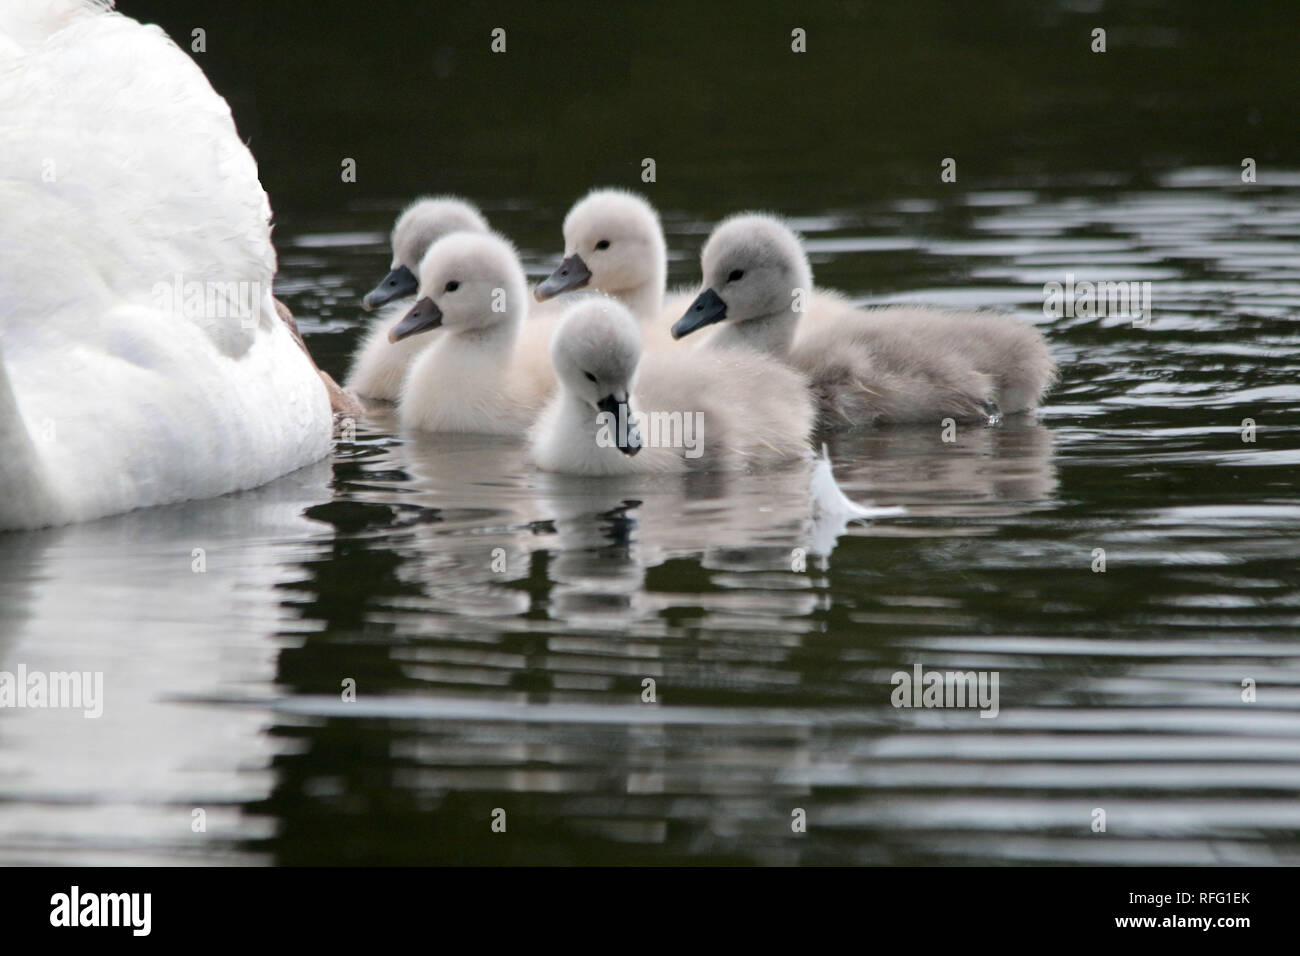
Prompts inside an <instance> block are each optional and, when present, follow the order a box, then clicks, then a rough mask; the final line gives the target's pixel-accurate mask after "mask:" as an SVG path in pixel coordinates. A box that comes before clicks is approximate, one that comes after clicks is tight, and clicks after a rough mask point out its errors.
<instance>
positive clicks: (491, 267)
mask: <svg viewBox="0 0 1300 956" xmlns="http://www.w3.org/2000/svg"><path fill="white" fill-rule="evenodd" d="M419 269H420V284H419V290H418V292H419V298H418V299H417V300H416V303H415V305H413V306H412V307H411V310H410V311H409V312H407V313H406V315H405V316H403V317H402V320H401V321H400V322H398V323H397V324H396V325H395V326H393V328H392V329H391V330H390V331H389V333H388V340H389V341H390V342H398V341H400V340H402V339H404V338H406V337H407V336H408V335H415V334H416V333H417V332H425V331H428V330H429V329H436V328H441V327H445V328H447V329H448V330H450V331H453V332H472V331H483V330H486V329H490V328H492V327H494V326H497V325H500V324H501V323H513V324H515V325H516V326H517V325H518V322H519V320H520V318H522V317H523V315H524V314H525V312H526V310H527V302H526V299H525V297H526V296H527V295H528V283H527V280H526V279H525V278H524V270H523V266H521V265H520V264H519V255H518V253H516V252H515V247H514V246H512V245H511V244H510V243H509V241H507V240H506V239H503V238H502V237H501V236H498V235H496V234H495V233H490V232H485V233H474V232H456V233H452V234H451V235H450V236H444V237H443V238H441V239H439V240H438V241H437V242H435V243H434V244H433V245H432V246H430V247H429V251H428V252H426V253H425V254H424V258H423V259H422V260H421V261H420V267H419Z"/></svg>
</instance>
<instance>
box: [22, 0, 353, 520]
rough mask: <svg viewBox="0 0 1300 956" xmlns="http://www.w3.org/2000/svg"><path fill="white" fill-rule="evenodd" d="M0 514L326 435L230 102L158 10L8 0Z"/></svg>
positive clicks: (38, 516) (47, 512) (300, 450)
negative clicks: (276, 296) (274, 291)
mask: <svg viewBox="0 0 1300 956" xmlns="http://www.w3.org/2000/svg"><path fill="white" fill-rule="evenodd" d="M0 140H2V141H3V142H4V155H5V160H4V163H3V166H2V167H0V528H30V527H39V526H43V525H51V524H61V523H65V522H69V521H79V520H86V519H90V518H96V517H99V516H102V515H108V514H113V513H116V512H121V511H128V510H130V509H132V508H138V507H141V506H145V505H156V504H162V503H165V502H173V501H181V500H184V499H188V498H200V497H206V496H210V495H219V494H223V493H225V492H230V491H235V490H238V489H243V488H251V487H253V486H255V485H259V484H262V483H264V482H266V481H269V480H270V479H272V478H275V477H277V476H279V475H282V474H285V473H286V472H289V471H292V470H294V469H297V468H299V467H302V466H304V465H306V464H308V463H310V462H312V461H315V460H317V459H319V458H321V457H323V456H324V455H326V454H327V453H328V452H329V450H330V440H331V431H332V416H331V414H330V404H329V399H328V397H327V395H326V391H325V387H324V385H323V384H322V382H321V380H320V378H319V377H318V376H317V374H316V372H315V370H314V369H313V367H312V364H311V362H310V361H309V360H308V358H307V357H306V356H305V355H304V354H303V352H302V350H301V349H299V347H298V346H297V345H296V344H295V342H294V340H293V337H292V335H291V333H290V332H289V329H288V328H287V327H286V326H285V324H284V323H283V322H282V321H281V320H280V318H279V317H278V316H277V315H276V310H275V306H274V301H273V299H272V295H271V280H272V277H273V276H274V274H275V252H274V250H273V248H272V246H271V235H270V225H269V223H270V213H271V211H270V206H269V204H268V202H267V198H266V194H265V193H264V192H263V191H262V187H261V184H260V183H259V182H258V178H257V166H256V164H255V163H254V161H253V157H252V156H251V155H250V154H249V152H248V149H247V148H246V147H245V146H244V144H243V142H242V141H241V140H240V138H239V135H238V134H237V133H236V131H235V125H234V122H233V121H232V119H231V116H230V109H229V107H227V105H226V103H225V101H224V100H223V99H222V98H221V97H220V96H218V95H217V94H216V93H215V92H213V90H212V87H211V86H210V85H209V84H208V81H207V79H206V78H205V77H204V76H203V73H202V71H201V70H200V69H199V68H198V67H197V66H196V65H195V64H194V61H193V60H191V59H190V58H189V57H188V56H187V55H186V54H185V53H183V52H182V51H181V50H180V49H179V48H177V47H176V46H175V45H174V44H173V43H172V42H171V41H170V40H169V39H168V38H167V37H166V36H165V35H164V34H163V33H162V31H161V30H159V29H158V28H157V27H145V26H141V25H140V24H139V23H136V22H135V21H134V20H131V19H129V18H127V17H125V16H122V15H120V14H117V13H113V12H111V11H109V10H107V9H106V8H105V7H104V6H101V5H98V4H91V3H87V2H84V0H48V2H45V3H31V4H29V3H22V2H20V3H13V2H6V3H5V4H4V5H3V6H2V7H0Z"/></svg>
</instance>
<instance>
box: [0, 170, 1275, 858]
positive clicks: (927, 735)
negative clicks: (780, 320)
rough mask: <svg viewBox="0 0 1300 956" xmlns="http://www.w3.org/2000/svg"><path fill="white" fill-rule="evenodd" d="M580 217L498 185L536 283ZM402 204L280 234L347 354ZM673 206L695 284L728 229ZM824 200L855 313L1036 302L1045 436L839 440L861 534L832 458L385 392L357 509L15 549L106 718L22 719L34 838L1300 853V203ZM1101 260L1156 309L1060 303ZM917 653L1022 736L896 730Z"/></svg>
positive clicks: (54, 644) (1191, 189) (352, 473)
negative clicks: (596, 450)
mask: <svg viewBox="0 0 1300 956" xmlns="http://www.w3.org/2000/svg"><path fill="white" fill-rule="evenodd" d="M562 211H563V210H562V208H559V207H557V208H556V209H553V210H549V213H551V214H553V215H550V214H544V213H547V211H546V210H540V211H539V210H537V209H531V208H529V209H519V208H517V207H516V208H515V209H514V210H513V211H512V210H511V209H507V208H501V209H489V213H490V214H491V215H492V216H493V222H494V225H498V226H499V227H500V228H502V229H504V230H505V231H507V232H509V233H511V234H512V235H514V236H515V238H516V239H517V240H518V241H519V242H520V244H521V247H522V248H523V250H524V253H525V260H526V261H527V262H528V263H529V265H530V267H531V268H532V269H533V271H534V272H538V271H541V270H542V269H543V268H544V267H545V266H546V265H547V264H548V263H549V256H550V253H551V251H552V250H551V247H552V246H553V244H554V235H552V232H553V227H554V222H555V221H558V218H559V217H560V215H562ZM391 212H392V210H388V209H382V210H369V211H364V212H362V213H355V214H349V215H348V216H346V217H339V219H338V221H334V220H332V219H330V218H329V217H323V218H322V221H320V222H315V223H309V224H306V225H307V226H309V227H310V228H303V229H300V230H299V232H298V233H296V234H289V235H283V236H282V235H279V234H277V238H279V239H281V240H282V242H283V250H284V254H283V255H282V257H281V268H282V270H283V272H284V274H285V282H284V283H283V284H281V285H280V286H279V291H280V292H281V294H283V295H285V296H286V297H287V298H288V299H289V300H290V301H291V303H292V305H293V307H294V311H295V312H296V313H297V314H298V315H299V316H301V317H303V318H302V326H303V329H304V332H305V333H306V334H307V336H308V339H309V341H310V343H311V345H312V347H313V349H314V350H315V351H316V352H317V353H318V354H319V355H320V356H321V358H322V364H323V365H324V366H325V367H326V368H327V369H328V370H329V371H331V372H336V373H337V372H340V371H341V369H342V367H343V365H344V363H345V361H346V355H347V352H348V349H349V348H350V345H351V343H352V342H353V341H355V338H356V334H357V330H358V328H359V327H360V324H361V323H362V322H364V321H365V320H364V319H363V318H362V317H361V316H360V314H359V313H358V311H357V310H356V308H355V306H354V305H353V303H354V301H355V298H356V295H358V294H359V293H360V292H363V291H365V289H364V285H365V283H366V281H367V279H368V277H369V276H370V273H371V272H372V271H373V266H374V263H375V262H377V261H379V260H382V259H383V258H384V255H385V253H384V249H383V245H384V238H385V237H384V230H385V229H386V226H387V222H388V220H389V218H390V217H391ZM665 219H666V222H667V223H669V225H670V228H671V230H672V234H671V235H670V243H671V245H672V246H673V250H674V252H675V253H677V255H676V257H675V258H674V260H673V269H674V272H675V274H674V276H673V277H672V281H673V282H674V283H677V282H682V283H687V282H690V281H692V280H693V278H694V276H693V271H692V270H693V268H694V266H693V264H692V262H691V256H692V255H693V254H694V252H695V250H696V249H697V248H698V244H699V242H700V239H701V237H702V235H703V234H704V233H705V232H707V227H708V224H706V223H700V222H696V221H695V220H694V219H692V218H690V217H687V216H684V215H682V214H681V213H680V212H679V211H674V210H665ZM799 223H800V225H801V227H802V228H804V229H805V230H807V231H808V232H809V234H810V239H811V240H812V241H811V242H810V249H811V250H812V253H813V256H814V259H815V267H816V268H817V270H818V274H819V278H820V279H821V281H824V282H825V283H827V284H828V285H831V286H838V287H843V288H845V289H848V290H849V291H850V292H857V293H858V294H859V295H860V296H861V298H862V300H863V301H870V302H882V301H890V300H907V301H917V300H922V301H930V302H936V303H940V304H956V305H962V306H979V305H993V306H997V307H1000V308H1009V309H1013V310H1018V311H1019V313H1020V315H1021V317H1022V318H1023V319H1024V320H1025V321H1034V322H1039V323H1041V324H1042V325H1043V326H1044V328H1045V331H1046V332H1047V334H1048V337H1049V341H1050V342H1051V344H1052V347H1053V349H1054V351H1055V352H1056V355H1057V358H1058V360H1059V361H1060V363H1061V366H1062V370H1063V379H1062V382H1061V384H1060V386H1059V387H1058V388H1057V389H1056V390H1055V391H1054V392H1053V393H1052V394H1051V396H1050V398H1049V403H1048V405H1047V407H1045V408H1044V409H1043V410H1042V411H1041V413H1040V415H1039V417H1038V419H1037V420H1033V419H1014V418H1013V419H1010V420H1008V421H1005V422H1003V423H1002V424H1001V425H999V426H997V427H992V428H985V427H976V426H969V427H964V428H960V429H959V430H958V432H957V434H956V436H955V440H954V441H952V442H945V441H943V438H942V435H941V432H940V429H939V428H938V427H934V428H929V427H916V428H892V429H880V430H877V431H870V432H863V433H859V434H837V435H835V436H833V438H831V439H830V441H829V443H828V444H829V451H830V454H831V458H832V460H833V462H834V465H835V475H836V478H837V479H838V480H839V482H840V484H841V486H842V487H843V489H844V490H845V492H846V493H847V495H848V496H849V497H850V498H852V499H854V500H856V501H861V502H869V503H870V504H872V505H877V506H882V507H891V506H901V507H902V508H904V509H905V511H904V513H902V514H899V515H894V516H889V517H879V518H876V519H873V520H868V521H863V522H852V523H849V524H848V525H847V526H846V527H845V528H844V529H843V533H842V534H840V535H838V540H834V539H835V537H836V535H835V534H834V533H832V534H831V536H830V541H829V543H823V542H824V541H825V538H824V536H823V535H824V529H822V528H819V527H818V525H817V524H816V523H815V522H814V520H813V513H812V510H811V508H810V502H809V494H808V489H809V478H810V474H811V469H812V464H811V462H809V463H804V464H799V465H794V466H791V467H788V468H785V469H781V470H777V471H772V472H765V473H761V474H729V475H692V476H685V477H673V478H669V479H665V478H662V477H661V478H628V479H623V480H617V481H596V480H591V479H580V478H570V477H564V476H553V475H541V474H538V473H536V472H535V471H533V470H532V469H530V468H528V467H527V465H526V462H525V459H524V446H523V444H522V442H519V443H511V442H506V441H502V440H499V439H491V438H485V437H473V436H411V435H402V434H400V433H399V432H398V431H397V430H396V427H395V424H394V422H393V419H392V417H391V415H384V414H379V415H376V416H374V417H373V418H370V419H367V420H365V421H363V422H361V423H359V426H358V436H357V439H356V441H355V442H351V443H348V444H344V445H341V446H340V447H339V449H338V452H337V455H336V457H335V461H334V463H333V473H332V474H333V485H332V488H331V487H326V486H325V482H326V481H327V480H328V474H326V475H319V474H318V475H313V476H311V477H310V478H302V477H301V476H299V477H297V478H295V479H294V480H291V481H288V482H287V483H281V484H278V485H276V486H271V487H269V488H267V489H263V490H262V491H260V492H257V493H252V494H248V495H240V496H235V497H232V498H227V499H221V500H220V501H217V502H208V503H204V504H200V505H190V506H183V507H181V508H178V509H162V510H158V511H151V512H142V513H139V514H135V515H127V516H124V517H123V518H121V519H115V520H111V521H106V522H99V523H96V524H94V525H87V526H83V527H78V528H69V529H62V530H59V531H54V532H48V533H44V534H40V535H16V536H8V537H6V538H5V540H4V547H3V548H0V595H2V596H3V600H4V604H3V608H4V610H3V613H0V655H3V661H4V662H5V664H6V665H7V664H9V663H12V662H17V661H23V662H25V663H26V664H27V665H28V666H29V667H41V668H45V669H51V670H53V669H60V668H74V667H75V668H77V669H102V670H104V671H105V675H106V678H105V679H106V684H107V690H106V693H107V696H108V703H107V707H106V712H105V716H104V718H103V719H102V721H101V722H99V723H98V724H96V725H95V726H94V727H90V728H89V729H88V728H87V725H88V724H89V723H91V722H87V721H82V719H81V717H80V716H79V715H76V717H75V719H74V718H73V717H71V716H67V715H63V714H48V713H46V714H38V713H35V712H12V713H0V798H2V799H3V800H4V801H5V804H4V805H5V809H4V811H3V812H2V813H0V834H3V837H4V839H3V840H0V846H3V847H4V849H2V850H0V859H2V860H5V861H6V862H11V861H15V860H48V859H58V860H61V861H62V860H67V861H112V862H126V861H130V862H137V861H143V860H155V859H157V860H174V859H178V858H179V859H184V858H202V859H209V858H212V857H213V855H218V854H219V855H222V856H224V857H226V858H229V859H235V860H253V861H262V860H275V861H281V862H293V863H317V862H500V861H510V862H557V863H558V862H606V863H614V862H638V861H640V862H647V861H652V862H700V861H708V862H731V861H734V862H768V863H771V862H775V863H782V862H854V863H920V862H986V861H1008V862H1031V861H1036V862H1085V863H1094V862H1096V863H1100V862H1120V863H1216V862H1217V863H1277V862H1289V863H1295V862H1300V852H1298V848H1300V843H1298V842H1297V840H1296V836H1295V833H1296V832H1297V830H1300V801H1297V800H1296V796H1297V795H1298V794H1300V764H1298V763H1297V760H1296V754H1297V752H1300V750H1298V747H1297V745H1298V744H1300V652H1298V651H1297V650H1296V647H1295V644H1294V640H1293V638H1294V634H1295V631H1296V627H1297V625H1298V624H1300V591H1297V585H1296V580H1297V575H1296V558H1295V555H1294V547H1293V542H1294V540H1295V537H1296V534H1297V533H1298V532H1300V506H1298V505H1297V503H1296V499H1295V484H1294V479H1293V472H1294V465H1295V462H1296V460H1297V458H1298V457H1300V429H1297V426H1296V425H1295V421H1296V411H1297V409H1298V408H1300V396H1298V395H1297V392H1296V389H1295V386H1294V382H1295V381H1296V375H1297V371H1298V366H1300V363H1298V362H1297V359H1296V353H1295V348H1294V330H1293V328H1292V323H1291V319H1290V316H1291V315H1292V314H1293V312H1294V310H1295V309H1296V308H1297V307H1300V296H1297V295H1296V293H1295V291H1294V290H1295V289H1296V288H1300V264H1297V263H1296V262H1295V261H1293V259H1292V258H1291V257H1289V256H1288V255H1287V249H1286V246H1287V241H1288V240H1289V238H1290V237H1292V236H1294V235H1295V233H1296V230H1297V228H1300V202H1297V201H1296V200H1295V199H1294V197H1293V196H1291V195H1288V194H1286V193H1284V192H1281V191H1278V190H1271V189H1267V188H1262V187H1261V188H1260V189H1259V190H1257V191H1250V192H1245V193H1243V192H1239V191H1235V190H1234V191H1227V190H1222V189H1220V188H1218V187H1217V186H1216V185H1214V183H1212V182H1210V181H1209V180H1208V178H1207V177H1206V176H1203V177H1201V178H1199V179H1198V178H1197V177H1195V176H1193V177H1191V178H1190V179H1189V178H1187V176H1186V175H1184V176H1183V177H1182V178H1181V179H1179V180H1178V181H1170V182H1169V183H1166V184H1164V188H1162V189H1160V190H1159V191H1132V192H1127V193H1121V192H1113V193H1105V192H1099V193H1095V194H1083V195H1080V194H1078V193H1060V194H1057V193H1049V192H1041V193H1040V192H1029V191H1017V192H997V193H974V194H968V195H966V196H965V197H959V198H957V199H954V200H952V201H951V202H950V203H943V204H941V203H938V202H936V201H933V200H929V199H909V200H906V201H901V202H891V203H888V204H881V205H879V206H868V207H864V208H862V209H858V210H835V211H833V212H827V213H822V214H815V215H808V216H805V217H803V218H801V219H800V220H799ZM344 233H346V234H347V242H345V243H338V242H330V241H328V240H329V239H330V237H331V236H333V235H335V234H344ZM683 253H688V254H683ZM1066 271H1070V272H1072V273H1074V274H1075V275H1076V276H1077V277H1079V278H1084V277H1090V278H1104V279H1108V280H1120V279H1123V280H1128V279H1137V280H1149V281H1151V282H1152V283H1153V289H1152V291H1153V306H1154V311H1153V320H1152V324H1151V327H1150V328H1149V329H1145V330H1142V329H1135V328H1132V327H1131V325H1130V324H1129V323H1127V322H1125V321H1121V320H1118V319H1108V318H1103V319H1095V318H1093V319H1089V318H1079V317H1074V318H1060V319H1054V320H1048V319H1046V318H1045V317H1044V316H1043V314H1042V310H1041V304H1042V292H1041V290H1042V285H1043V283H1045V282H1049V281H1063V279H1064V275H1065V272H1066ZM900 277H903V278H900ZM871 290H874V291H871ZM1246 418H1250V419H1252V420H1253V421H1254V422H1255V423H1256V425H1257V433H1256V435H1255V438H1256V440H1255V441H1254V442H1244V441H1243V440H1242V437H1243V431H1242V422H1243V419H1246ZM836 530H839V529H838V528H835V529H833V531H836ZM194 547H204V548H205V549H206V554H207V562H208V571H207V572H206V573H205V574H194V573H193V572H191V570H190V561H191V559H190V554H191V549H192V548H194ZM1099 551H1101V552H1104V556H1105V571H1104V572H1100V571H1095V570H1094V568H1096V567H1097V564H1096V562H1097V554H1098V553H1099ZM801 562H802V563H801ZM797 568H802V570H797ZM914 664H921V665H923V666H924V667H925V668H927V669H935V670H962V671H968V670H992V671H996V672H998V674H999V675H1000V688H1001V691H1000V692H1001V706H1000V713H999V715H998V717H997V718H996V719H991V720H989V719H981V718H979V717H978V715H977V712H976V711H973V710H935V709H930V710H927V709H895V708H894V707H892V706H891V705H890V691H891V690H892V685H891V682H890V678H891V675H892V674H893V673H894V672H895V671H898V670H900V669H907V670H910V669H911V668H912V666H913V665H914ZM349 679H350V680H352V681H355V685H356V691H357V695H356V700H355V701H345V700H344V699H343V697H342V694H341V690H342V687H343V685H344V682H345V681H347V680H349ZM650 681H653V701H649V700H647V699H646V698H647V697H649V690H650V687H651V685H650V684H649V683H648V682H650ZM1243 681H1246V682H1249V681H1254V682H1255V686H1256V690H1257V699H1256V700H1255V702H1253V703H1247V702H1245V701H1243V699H1242V697H1243ZM196 806H205V807H207V809H208V811H209V816H208V830H207V833H206V834H193V833H191V831H190V826H189V824H190V811H191V809H192V808H193V807H196ZM1095 807H1103V808H1105V809H1106V811H1107V815H1108V829H1107V833H1106V834H1105V835H1104V836H1103V835H1098V834H1094V833H1092V832H1091V828H1090V825H1091V822H1092V816H1091V811H1092V810H1093V808H1095ZM494 808H501V809H503V810H505V811H506V814H507V820H508V829H507V834H506V835H501V834H494V833H493V832H492V830H491V826H490V824H491V821H492V813H493V810H494ZM795 808H803V809H804V810H806V811H807V815H808V823H809V826H808V832H807V833H804V834H795V833H793V832H792V831H791V827H790V821H791V813H792V811H793V810H794V809H795Z"/></svg>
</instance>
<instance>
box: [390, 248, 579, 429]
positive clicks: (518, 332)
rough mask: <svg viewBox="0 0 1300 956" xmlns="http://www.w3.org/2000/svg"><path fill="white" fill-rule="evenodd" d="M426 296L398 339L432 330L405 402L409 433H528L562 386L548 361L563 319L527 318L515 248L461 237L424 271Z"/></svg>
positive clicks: (428, 257)
mask: <svg viewBox="0 0 1300 956" xmlns="http://www.w3.org/2000/svg"><path fill="white" fill-rule="evenodd" d="M419 270H420V272H419V274H420V286H419V291H418V292H417V296H418V299H417V300H416V302H415V304H414V305H413V306H412V307H411V308H410V310H409V311H408V312H407V313H406V314H405V315H404V316H403V317H402V318H401V320H400V321H399V322H398V323H397V324H396V325H395V326H394V327H393V328H392V329H391V330H390V331H389V333H388V334H389V338H390V339H391V340H392V341H393V342H395V343H396V342H401V341H403V340H404V339H406V338H408V337H410V336H414V335H418V334H420V333H423V332H430V331H432V334H431V335H429V336H428V338H429V339H430V340H431V341H430V343H429V345H428V347H427V348H425V349H424V351H422V352H420V353H419V354H418V355H417V356H416V358H415V360H414V361H413V362H412V363H411V367H410V369H409V370H408V371H407V373H406V379H405V381H404V382H403V384H402V390H401V395H400V398H399V400H398V406H397V412H398V420H399V421H400V422H401V424H402V426H403V427H405V428H413V429H420V430H423V431H440V432H482V433H488V434H504V435H517V436H522V435H523V434H524V432H525V431H526V430H527V428H528V425H529V424H530V423H531V422H532V420H533V418H534V417H535V416H536V414H537V411H538V409H540V408H541V406H542V404H543V403H544V402H545V400H546V398H547V396H548V395H549V394H550V392H551V390H552V388H553V387H554V384H555V376H554V373H553V372H552V370H551V367H550V363H549V362H548V361H547V354H548V352H547V343H548V341H549V338H550V333H551V331H552V330H553V327H554V322H552V321H547V320H545V319H541V318H535V319H531V320H529V321H527V322H525V321H524V319H525V317H526V315H527V309H528V285H527V281H526V279H525V277H524V270H523V266H521V265H520V264H519V255H518V253H517V252H516V251H515V248H514V246H512V245H511V244H510V242H509V241H508V240H506V239H504V238H503V237H501V236H499V235H495V234H492V233H485V234H477V233H468V232H460V233H452V234H451V235H449V236H444V237H443V238H441V239H439V240H438V241H437V242H435V243H434V244H433V245H432V246H430V247H429V251H428V252H426V253H425V255H424V258H423V259H422V260H421V262H420V266H419Z"/></svg>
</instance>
